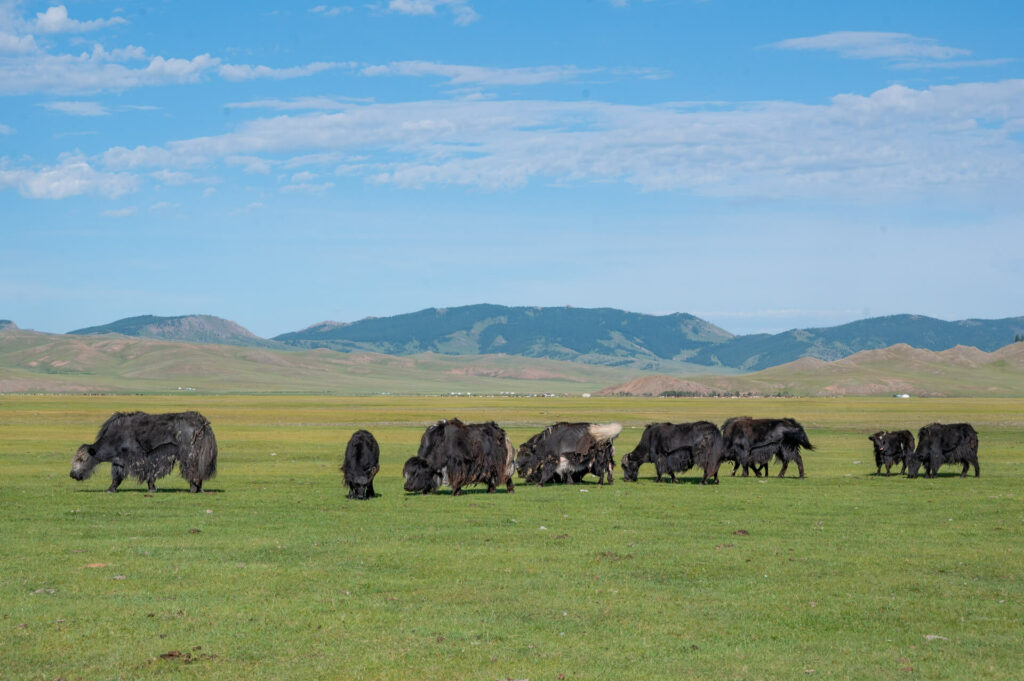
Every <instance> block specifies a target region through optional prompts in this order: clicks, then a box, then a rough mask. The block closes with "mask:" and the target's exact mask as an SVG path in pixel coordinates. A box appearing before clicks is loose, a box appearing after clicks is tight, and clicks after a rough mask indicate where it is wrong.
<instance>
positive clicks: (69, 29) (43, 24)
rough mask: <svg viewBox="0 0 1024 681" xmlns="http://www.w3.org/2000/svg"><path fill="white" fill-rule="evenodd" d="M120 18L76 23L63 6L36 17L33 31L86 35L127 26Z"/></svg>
mask: <svg viewBox="0 0 1024 681" xmlns="http://www.w3.org/2000/svg"><path fill="white" fill-rule="evenodd" d="M127 23H128V22H127V21H126V20H125V19H123V18H122V17H111V18H110V19H92V20H91V21H78V20H76V19H72V18H70V17H69V16H68V9H67V7H65V6H64V5H57V6H56V7H50V8H49V9H47V10H46V11H45V12H40V13H38V14H37V15H36V21H35V30H36V31H38V32H39V33H86V32H88V31H95V30H97V29H100V28H105V27H107V26H116V25H117V24H127Z"/></svg>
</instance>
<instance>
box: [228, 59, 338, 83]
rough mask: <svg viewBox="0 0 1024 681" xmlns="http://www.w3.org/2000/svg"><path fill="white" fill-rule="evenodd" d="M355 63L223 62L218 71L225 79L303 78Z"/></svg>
mask: <svg viewBox="0 0 1024 681" xmlns="http://www.w3.org/2000/svg"><path fill="white" fill-rule="evenodd" d="M353 66H354V65H353V64H351V63H349V62H344V63H342V62H323V61H318V62H313V63H311V64H306V65H305V66H292V67H288V68H281V69H279V68H272V67H270V66H248V65H246V64H221V65H220V67H219V68H218V69H217V73H218V74H219V75H220V77H221V78H224V79H225V80H235V81H238V80H253V79H255V78H272V79H275V80H283V79H288V78H302V77H304V76H312V75H313V74H316V73H320V72H321V71H328V70H330V69H339V68H352V67H353Z"/></svg>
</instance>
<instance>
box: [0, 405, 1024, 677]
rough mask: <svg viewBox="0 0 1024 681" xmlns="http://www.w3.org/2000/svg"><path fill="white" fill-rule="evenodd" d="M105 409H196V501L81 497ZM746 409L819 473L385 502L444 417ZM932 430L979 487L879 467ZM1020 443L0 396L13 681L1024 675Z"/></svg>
mask: <svg viewBox="0 0 1024 681" xmlns="http://www.w3.org/2000/svg"><path fill="white" fill-rule="evenodd" d="M118 409H122V410H123V409H145V410H147V411H154V412H155V411H176V410H181V409H199V410H200V411H202V412H203V413H204V414H205V415H206V416H207V417H208V418H209V419H210V420H211V421H212V423H213V426H214V429H215V432H216V434H217V438H218V442H219V445H220V459H219V463H220V471H221V472H220V474H219V475H218V477H217V478H215V479H214V480H212V481H211V482H209V483H207V487H208V488H209V490H210V493H208V494H202V495H190V494H186V493H184V491H183V490H185V489H187V484H186V483H185V482H184V481H183V480H181V479H180V478H178V477H176V476H173V477H168V478H164V479H163V480H161V481H158V486H159V487H160V491H159V492H157V493H156V494H154V495H152V496H149V495H146V494H145V493H144V487H143V486H140V485H138V484H137V483H134V482H126V483H125V484H124V485H123V486H122V490H123V491H122V492H121V493H119V494H117V495H109V494H104V493H103V490H104V489H105V488H106V486H107V484H108V483H109V480H108V479H107V476H108V475H109V473H108V471H109V467H108V466H105V465H104V466H101V467H100V469H99V470H98V471H97V474H96V476H94V477H93V478H92V479H90V480H88V481H86V482H84V483H76V482H74V481H73V480H71V479H70V478H69V477H68V469H69V464H70V459H71V454H72V453H73V452H74V449H75V448H76V447H77V445H78V444H80V443H82V442H85V441H91V439H92V437H93V436H94V434H95V432H96V429H97V428H98V426H99V425H100V423H101V422H102V421H103V420H104V419H105V418H106V417H107V416H108V415H109V414H110V413H111V412H112V411H114V410H118ZM739 414H749V415H753V416H793V417H795V418H797V419H798V420H800V421H801V422H802V423H803V424H804V425H805V426H806V427H807V430H808V433H809V435H810V437H811V440H812V441H813V442H814V443H815V444H816V445H817V447H818V451H817V452H813V453H810V454H808V455H807V456H806V462H807V470H808V478H807V479H806V480H796V479H783V480H779V479H775V478H771V479H768V480H761V479H755V478H747V479H740V478H730V477H729V476H728V473H727V471H726V472H725V475H724V476H723V478H722V483H721V484H720V485H719V486H717V487H700V486H697V485H694V484H677V485H669V484H655V483H654V482H652V480H651V478H652V477H653V471H652V470H650V467H649V466H647V467H644V468H642V469H641V480H640V482H639V483H636V484H631V483H624V482H622V481H621V480H619V481H617V482H616V483H615V484H614V485H613V486H610V487H607V486H606V487H599V486H597V485H596V484H584V485H580V486H565V487H551V488H543V489H541V488H536V487H529V486H525V485H520V486H517V489H516V493H515V494H514V495H507V494H504V493H498V494H494V495H485V494H483V493H482V491H483V490H482V489H470V490H469V493H467V494H466V495H464V496H462V497H459V498H453V497H451V496H450V495H449V494H439V495H436V496H428V497H423V496H406V495H405V493H404V492H403V491H402V489H401V477H400V470H401V465H402V462H403V461H404V460H405V458H407V457H408V456H410V455H412V454H413V453H415V449H416V446H417V444H418V440H419V436H420V434H421V432H422V430H423V427H424V426H426V425H427V424H429V423H431V422H433V421H434V420H436V419H437V418H440V417H447V416H459V417H460V418H462V419H464V420H467V421H476V420H487V419H494V420H496V421H498V423H500V424H501V425H503V426H504V427H505V428H506V429H507V430H508V431H509V432H510V434H511V436H512V439H513V441H514V442H516V443H519V442H522V441H523V440H525V439H526V438H527V437H528V436H529V435H530V434H532V433H533V432H536V430H538V429H539V428H540V427H541V426H544V425H547V424H549V423H551V422H554V421H557V420H562V419H566V420H587V421H611V420H616V421H619V422H621V423H623V424H624V425H625V426H626V429H625V430H624V432H623V434H622V435H621V436H620V438H619V440H618V443H617V444H618V446H617V450H618V453H619V456H621V454H622V453H624V452H627V451H629V450H630V449H632V447H633V446H634V445H635V443H636V442H637V440H638V439H639V436H640V432H641V428H642V426H643V425H644V424H645V423H648V422H650V421H655V420H672V421H689V420H696V419H701V418H707V419H710V420H713V421H715V422H718V423H721V422H722V421H723V420H724V419H725V418H726V417H728V416H734V415H739ZM934 420H940V421H960V420H965V421H971V422H972V423H973V424H974V425H975V427H976V428H977V429H978V431H979V433H980V440H981V450H980V461H981V471H982V477H981V478H979V479H974V478H968V479H966V480H961V479H959V478H958V477H955V476H954V472H953V469H952V468H950V469H948V470H946V469H944V470H943V475H942V476H941V477H940V478H938V479H935V480H923V479H918V480H907V479H904V478H899V477H892V478H888V479H887V478H884V477H881V478H879V477H875V476H873V475H871V474H872V473H873V472H874V465H873V462H872V455H871V451H870V445H869V443H868V441H867V435H868V434H869V433H871V432H873V431H874V430H876V429H877V428H879V427H888V428H896V427H908V428H911V429H912V430H915V431H916V429H917V428H918V427H919V426H920V425H923V424H925V423H928V422H930V421H934ZM360 427H365V428H368V429H370V430H371V431H373V432H374V434H375V435H376V436H377V438H378V440H379V441H380V443H381V448H382V463H383V467H382V470H381V472H380V474H379V476H378V478H377V484H376V487H377V490H378V492H380V493H381V494H382V496H381V497H379V498H377V499H373V500H371V501H367V502H356V501H349V500H347V499H345V490H344V488H343V486H342V483H341V474H340V473H339V472H338V470H337V467H338V465H339V464H340V460H341V455H342V451H343V448H344V443H345V441H346V440H347V438H348V437H349V435H350V434H351V433H352V432H353V431H354V430H356V429H357V428H360ZM1022 433H1024V400H1019V399H934V400H891V399H856V398H844V399H789V400H766V399H760V400H728V399H719V400H715V399H636V398H634V399H615V398H600V399H598V398H594V399H587V400H584V399H562V398H558V399H524V398H519V399H515V398H422V397H420V398H417V397H408V398H406V397H390V398H385V397H375V398H354V397H309V396H290V397H278V396H207V395H197V394H192V395H174V396H165V397H161V396H75V397H67V396H0V435H2V437H0V533H2V535H0V536H2V538H3V541H2V543H0V660H2V664H0V679H11V680H14V679H48V680H52V679H55V678H64V679H78V678H81V679H161V678H176V679H178V678H197V679H199V678H201V679H236V678H237V679H311V678H317V679H351V678H365V679H506V678H513V679H533V680H537V679H563V678H564V679H792V678H801V679H805V678H811V679H813V678H827V679H876V678H886V679H891V678H927V679H967V678H974V679H1017V678H1020V669H1021V659H1022V653H1021V651H1022V648H1021V643H1020V640H1021V639H1020V636H1021V631H1022V624H1024V622H1022V619H1024V568H1022V566H1024V485H1022V473H1024V470H1022V462H1024V437H1022ZM777 469H778V467H777V466H773V471H777ZM695 479H696V478H695V477H692V476H691V477H689V478H688V479H687V481H688V482H693V481H694V480H695ZM478 492H480V493H478Z"/></svg>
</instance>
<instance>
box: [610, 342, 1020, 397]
mask: <svg viewBox="0 0 1024 681" xmlns="http://www.w3.org/2000/svg"><path fill="white" fill-rule="evenodd" d="M599 394H601V395H635V396H713V395H761V396H773V395H784V396H808V397H837V396H848V395H849V396H853V395H856V396H891V395H896V394H899V395H902V394H908V395H911V396H913V397H982V396H991V397H1020V396H1022V395H1024V343H1011V344H1009V345H1007V346H1005V347H1003V348H1000V349H999V350H996V351H995V352H984V351H982V350H979V349H977V348H974V347H968V346H963V345H959V346H956V347H953V348H949V349H947V350H942V351H940V352H934V351H932V350H921V349H919V348H913V347H911V346H909V345H906V344H899V345H893V346H890V347H887V348H881V349H878V350H864V351H861V352H858V353H855V354H853V355H850V356H849V357H845V358H843V359H839V360H835V361H832V362H825V361H823V360H820V359H814V358H811V357H803V358H801V359H798V360H796V361H794V362H790V363H788V364H783V365H781V366H777V367H772V368H771V369H765V370H763V371H758V372H756V373H751V374H741V375H737V376H689V377H680V376H642V377H639V378H636V379H634V380H632V381H628V382H626V383H622V384H619V385H615V386H612V387H609V388H605V389H604V390H602V391H601V392H600V393H599Z"/></svg>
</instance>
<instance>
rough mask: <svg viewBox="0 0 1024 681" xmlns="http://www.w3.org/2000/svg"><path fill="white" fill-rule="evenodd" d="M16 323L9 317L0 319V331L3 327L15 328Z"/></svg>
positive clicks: (16, 326)
mask: <svg viewBox="0 0 1024 681" xmlns="http://www.w3.org/2000/svg"><path fill="white" fill-rule="evenodd" d="M17 328H18V325H17V324H15V323H14V322H12V321H11V320H10V319H0V331H3V330H4V329H17Z"/></svg>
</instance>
